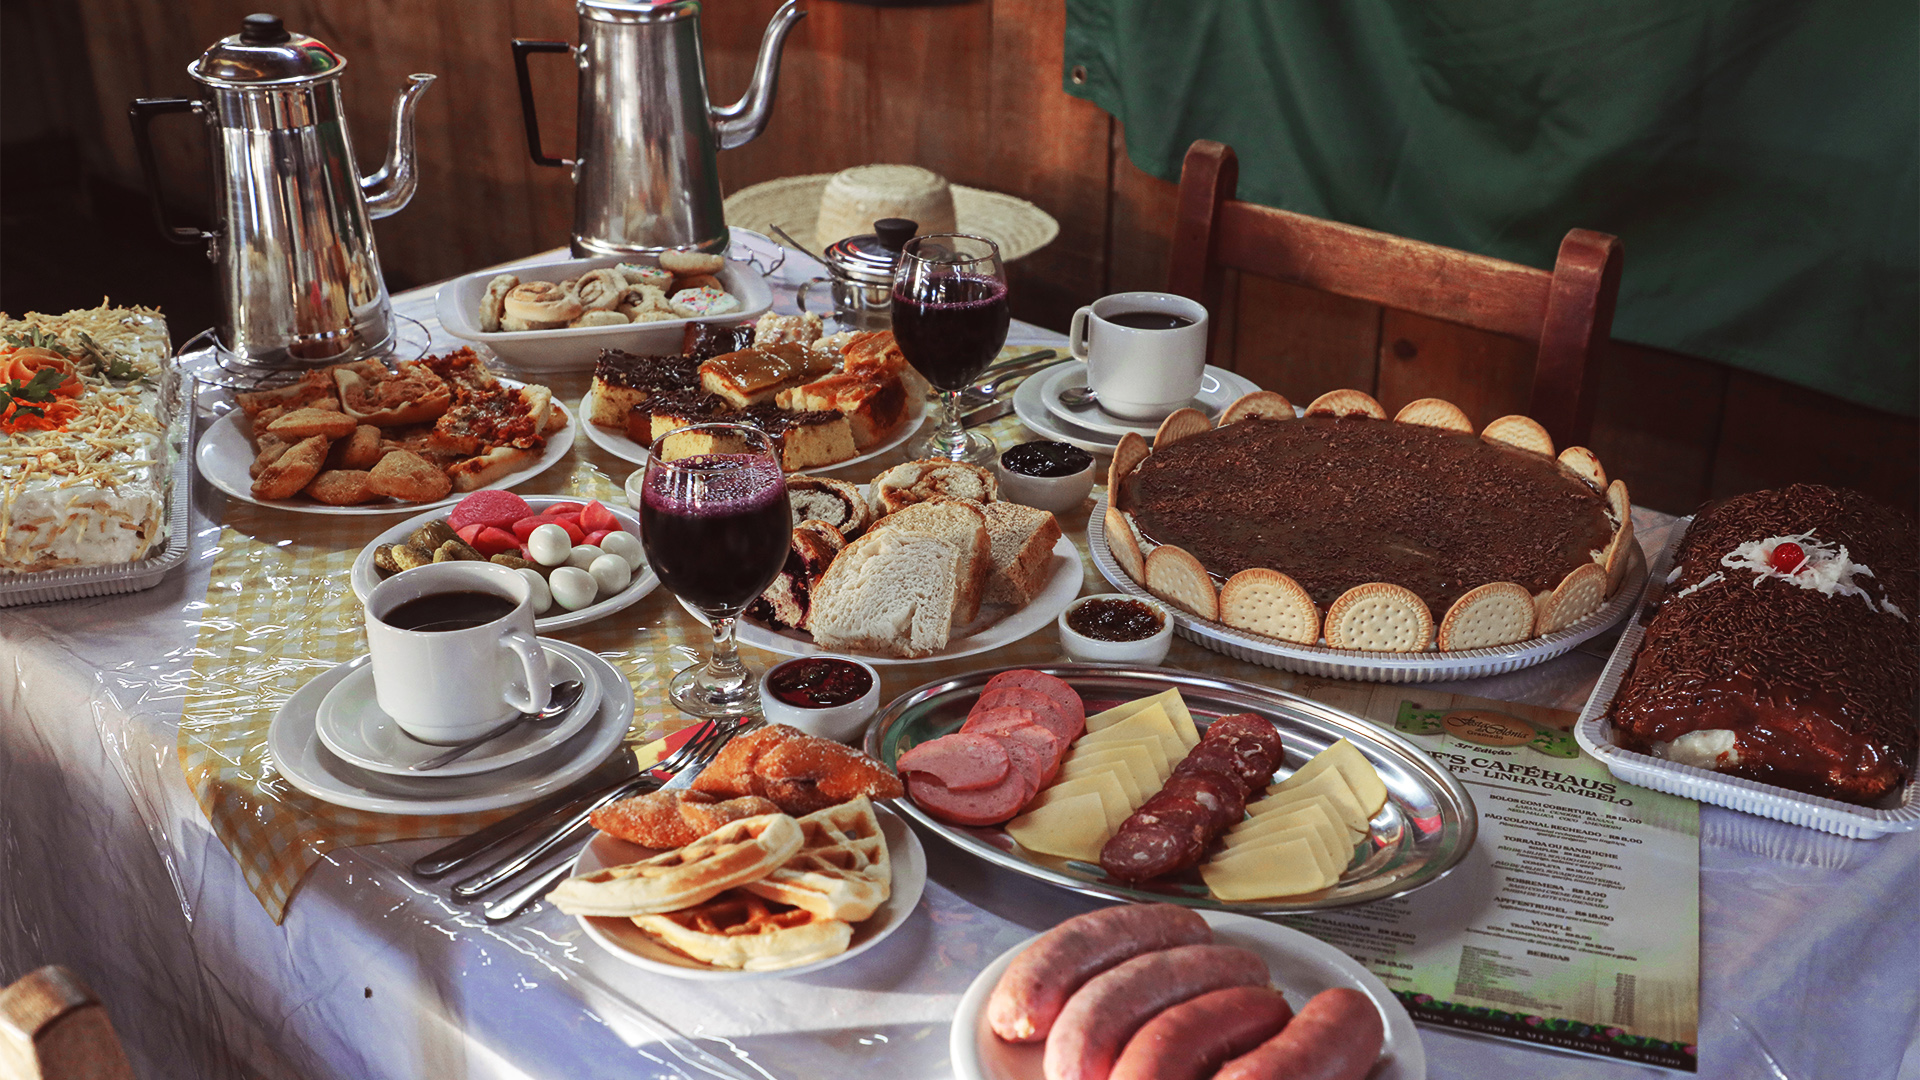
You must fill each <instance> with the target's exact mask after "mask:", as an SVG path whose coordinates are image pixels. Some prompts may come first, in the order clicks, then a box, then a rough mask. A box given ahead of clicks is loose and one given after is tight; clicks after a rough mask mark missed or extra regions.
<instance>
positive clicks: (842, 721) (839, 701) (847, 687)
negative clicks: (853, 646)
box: [760, 655, 880, 742]
mask: <svg viewBox="0 0 1920 1080" xmlns="http://www.w3.org/2000/svg"><path fill="white" fill-rule="evenodd" d="M760 710H761V712H762V713H764V714H765V715H766V718H767V723H769V724H789V725H792V726H793V727H797V728H799V729H800V730H801V731H804V732H806V733H807V734H809V735H818V736H820V737H821V738H823V739H833V740H835V741H838V742H852V741H854V740H855V739H858V738H859V737H860V733H861V732H863V731H865V730H866V729H867V721H869V720H871V719H873V714H874V713H876V712H879V711H880V673H879V672H877V671H875V670H873V668H872V667H870V666H868V665H866V664H863V663H861V662H860V661H858V660H854V659H851V658H849V657H845V656H827V655H819V656H799V657H795V658H794V659H792V660H788V661H787V662H785V663H783V664H775V665H774V666H773V668H772V670H770V671H768V672H767V674H766V676H765V677H764V678H762V679H761V680H760Z"/></svg>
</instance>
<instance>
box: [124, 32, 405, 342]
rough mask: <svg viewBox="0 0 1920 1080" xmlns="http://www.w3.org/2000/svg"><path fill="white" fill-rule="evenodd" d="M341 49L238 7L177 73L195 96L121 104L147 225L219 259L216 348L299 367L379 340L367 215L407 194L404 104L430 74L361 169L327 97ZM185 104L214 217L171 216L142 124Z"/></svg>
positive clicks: (387, 332)
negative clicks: (375, 163)
mask: <svg viewBox="0 0 1920 1080" xmlns="http://www.w3.org/2000/svg"><path fill="white" fill-rule="evenodd" d="M346 67H347V60H346V57H343V56H341V55H340V54H339V53H337V52H335V51H333V50H332V49H331V48H328V47H327V46H326V45H325V44H324V43H322V42H320V41H316V40H315V39H313V38H310V37H308V36H306V35H304V34H290V33H288V32H287V30H286V28H285V27H284V26H282V25H281V22H280V20H279V19H278V18H276V17H275V16H272V15H249V16H247V18H246V20H245V22H244V23H243V25H242V29H241V31H240V32H239V33H238V34H235V35H233V36H232V37H226V38H222V39H220V41H218V42H216V43H215V44H214V45H213V46H212V47H211V48H209V49H208V50H207V51H206V53H205V54H203V55H202V56H201V57H200V59H198V60H195V61H194V62H193V63H191V64H189V65H187V73H188V74H189V75H191V76H193V78H194V80H195V81H196V82H198V83H199V84H200V85H201V87H202V88H203V89H202V91H201V96H200V97H197V98H141V99H139V100H137V101H135V102H134V103H133V105H132V106H131V108H130V109H129V110H128V113H129V117H130V119H131V120H132V122H133V138H134V143H135V145H136V146H137V147H138V149H139V151H140V165H141V168H142V169H143V170H144V172H145V173H146V180H147V190H148V192H149V194H150V195H151V196H152V198H153V212H154V218H155V220H156V221H157V222H158V223H159V225H160V231H161V233H162V234H163V235H165V236H166V237H167V238H168V239H170V240H172V241H174V242H175V243H179V244H199V243H205V244H206V245H207V256H208V257H209V258H211V259H212V260H213V262H214V265H215V266H217V267H218V268H219V280H220V325H219V327H218V328H217V333H218V336H219V344H220V346H221V347H222V348H224V349H226V350H228V351H230V352H232V353H234V354H237V355H239V356H241V357H244V358H246V359H247V360H248V361H250V362H252V363H255V364H259V365H262V366H269V367H277V366H287V367H298V366H308V365H313V364H320V363H333V362H338V361H344V360H351V359H354V358H356V357H360V356H367V355H376V354H379V353H381V352H383V351H385V350H386V349H387V348H388V347H389V345H390V344H391V342H392V339H393V334H394V331H393V313H392V308H391V305H390V303H389V301H388V299H387V285H386V280H385V279H384V278H383V277H382V276H381V274H380V256H379V254H378V252H376V251H375V250H374V244H373V225H372V219H374V218H381V217H386V216H387V215H388V214H391V213H394V212H395V211H397V210H399V209H400V208H402V207H404V206H406V205H407V201H408V200H410V199H412V198H413V191H414V188H415V186H416V185H417V184H418V176H417V174H416V173H415V171H414V156H413V118H414V109H415V107H416V106H417V105H418V104H419V102H420V94H421V92H422V91H424V90H426V88H427V86H428V85H429V84H430V83H432V82H433V79H434V76H432V75H414V76H411V77H410V78H409V82H408V85H407V87H406V88H405V89H403V90H402V91H401V92H400V96H399V98H398V100H397V101H396V102H395V103H394V110H393V144H392V146H391V147H390V148H389V150H388V152H387V160H386V163H385V164H384V165H382V166H381V167H380V171H378V172H376V173H374V174H373V175H372V176H367V177H362V176H361V175H360V173H359V169H358V168H357V167H356V166H355V164H354V158H353V140H352V139H351V138H349V137H348V134H347V116H346V112H345V110H344V109H342V107H341V102H340V75H341V73H342V72H344V71H345V70H346ZM175 112H191V113H195V114H197V115H198V116H200V117H201V118H202V119H203V120H204V121H205V122H206V125H207V131H208V143H209V146H210V152H211V155H212V159H213V183H214V201H213V212H214V222H215V224H214V228H213V229H212V231H208V230H205V229H198V228H192V227H182V226H177V225H173V224H171V223H170V222H169V221H168V219H167V215H166V209H165V205H164V202H163V200H162V198H161V196H160V169H159V166H158V164H157V163H156V161H155V159H154V155H153V143H152V140H151V137H150V133H149V125H150V124H151V122H152V120H153V118H154V117H156V116H160V115H163V114H165V113H175Z"/></svg>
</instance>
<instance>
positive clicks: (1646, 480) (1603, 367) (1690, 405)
mask: <svg viewBox="0 0 1920 1080" xmlns="http://www.w3.org/2000/svg"><path fill="white" fill-rule="evenodd" d="M1598 359H1599V371H1598V373H1597V379H1596V384H1595V386H1594V409H1593V438H1592V440H1591V442H1592V444H1593V445H1592V446H1590V447H1589V449H1591V450H1592V451H1593V452H1594V453H1595V454H1598V455H1599V456H1600V464H1601V465H1602V466H1604V467H1605V468H1606V470H1607V475H1608V476H1613V477H1619V478H1620V479H1622V480H1625V481H1626V482H1627V490H1628V492H1629V493H1630V494H1631V495H1632V497H1633V501H1634V502H1636V503H1638V504H1640V505H1641V506H1651V507H1656V508H1658V509H1661V510H1665V511H1668V512H1670V513H1676V514H1682V513H1689V512H1691V511H1692V510H1693V509H1694V508H1695V507H1696V506H1698V505H1699V504H1700V501H1701V500H1703V499H1705V498H1706V497H1707V491H1708V487H1709V483H1710V480H1711V477H1712V473H1713V458H1714V450H1715V447H1716V444H1717V443H1718V441H1719V436H1720V406H1721V402H1722V400H1723V399H1724V398H1725V396H1726V390H1727V369H1726V368H1724V367H1721V366H1720V365H1718V364H1711V363H1708V362H1707V361H1705V360H1695V359H1693V358H1692V357H1689V356H1681V355H1679V354H1678V353H1670V352H1663V351H1661V350H1659V349H1650V348H1647V347H1646V346H1643V345H1630V344H1628V343H1626V342H1622V341H1616V342H1612V343H1611V345H1610V347H1609V348H1608V349H1607V350H1606V352H1605V353H1603V354H1602V355H1601V356H1600V357H1599V358H1598Z"/></svg>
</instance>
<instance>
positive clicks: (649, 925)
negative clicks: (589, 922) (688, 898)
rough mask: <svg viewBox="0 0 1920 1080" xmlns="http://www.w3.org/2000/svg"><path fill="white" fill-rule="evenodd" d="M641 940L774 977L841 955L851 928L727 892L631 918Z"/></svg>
mask: <svg viewBox="0 0 1920 1080" xmlns="http://www.w3.org/2000/svg"><path fill="white" fill-rule="evenodd" d="M633 924H634V925H635V926H637V927H639V928H640V930H641V932H643V933H645V934H646V935H647V936H649V937H652V938H654V939H655V940H657V941H660V942H661V943H663V944H666V945H668V946H671V947H672V948H675V949H678V950H679V951H681V952H683V953H685V954H687V955H688V956H691V957H693V958H694V959H695V960H700V961H703V962H705V963H708V964H712V965H713V966H715V967H722V968H738V969H741V970H744V971H775V970H778V969H780V968H790V967H798V966H799V965H801V964H811V963H813V962H814V961H816V960H825V959H826V958H828V957H830V956H838V955H840V954H841V953H843V952H846V951H847V945H848V943H849V942H851V941H852V940H853V927H851V926H849V925H847V924H846V923H844V922H842V921H840V920H839V919H829V918H823V917H821V916H819V915H815V914H814V913H812V912H810V911H804V910H802V909H800V908H795V907H788V906H786V905H784V904H774V903H768V902H767V901H766V900H764V899H762V898H760V897H758V896H755V895H753V894H752V893H749V892H745V891H742V890H740V889H730V890H728V891H726V892H723V893H721V894H720V895H718V896H715V897H713V898H711V899H709V900H707V901H706V902H705V903H702V904H698V905H695V906H693V907H689V908H687V909H686V910H684V911H675V912H671V913H668V914H664V915H636V916H634V918H633Z"/></svg>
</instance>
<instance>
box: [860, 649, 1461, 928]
mask: <svg viewBox="0 0 1920 1080" xmlns="http://www.w3.org/2000/svg"><path fill="white" fill-rule="evenodd" d="M1003 670H1012V669H1006V668H996V669H993V670H989V671H977V672H973V673H971V674H967V675H961V676H956V677H955V678H951V679H944V680H941V681H939V682H932V683H928V684H926V685H925V686H922V687H919V688H918V689H915V690H913V691H911V692H909V693H907V694H904V695H902V696H901V697H899V698H897V699H895V700H894V701H893V703H892V704H890V705H888V706H887V708H886V710H885V711H884V712H882V713H881V714H880V715H879V717H878V718H876V719H875V721H874V723H873V726H872V727H869V728H868V729H867V738H866V751H867V753H868V754H870V755H872V756H873V757H874V758H877V759H878V760H879V761H881V762H882V763H884V764H885V765H886V766H887V767H888V768H893V766H894V762H895V761H896V760H898V759H899V757H900V755H901V754H902V753H903V752H905V751H906V750H908V749H909V748H911V747H913V746H915V745H917V744H919V743H923V742H926V741H928V740H929V739H933V738H937V737H938V736H941V735H945V734H947V733H949V732H952V731H955V730H958V729H959V727H960V724H961V723H962V722H963V721H964V720H965V719H966V716H967V710H968V709H970V708H972V707H973V703H974V700H975V699H976V698H978V697H979V696H980V692H981V689H982V687H984V686H985V685H986V682H987V680H988V679H990V678H992V677H993V676H994V675H996V674H998V673H999V672H1000V671H1003ZM1029 670H1035V671H1044V672H1046V673H1047V674H1049V675H1054V676H1057V677H1059V678H1061V679H1065V680H1066V681H1067V682H1068V683H1069V684H1071V685H1072V686H1073V688H1074V689H1075V690H1076V691H1078V692H1079V694H1080V697H1081V699H1082V700H1084V701H1085V702H1086V707H1087V713H1088V715H1092V714H1093V713H1096V712H1100V711H1102V710H1105V709H1109V708H1112V707H1113V706H1115V705H1118V704H1121V703H1122V702H1127V701H1133V700H1135V699H1137V698H1143V697H1147V696H1149V695H1151V694H1157V693H1160V692H1161V691H1163V690H1165V689H1167V688H1168V687H1170V686H1177V687H1179V688H1180V696H1181V697H1182V698H1183V699H1185V701H1186V703H1187V708H1188V709H1189V710H1191V711H1192V713H1193V720H1194V723H1195V724H1196V725H1198V726H1199V727H1200V728H1202V729H1203V730H1204V729H1205V728H1206V726H1207V725H1208V724H1209V723H1211V722H1212V721H1213V719H1214V718H1216V717H1220V716H1227V715H1231V714H1233V713H1256V714H1258V715H1260V716H1263V717H1265V718H1267V719H1268V720H1269V721H1271V722H1272V724H1273V726H1274V727H1275V728H1276V729H1278V730H1279V732H1280V736H1281V742H1282V744H1283V745H1284V746H1285V747H1286V752H1287V760H1286V763H1285V764H1284V765H1283V766H1281V768H1280V769H1279V770H1278V771H1276V772H1275V774H1274V777H1275V779H1283V778H1285V777H1286V776H1288V775H1291V774H1292V772H1293V771H1294V770H1295V769H1297V768H1299V767H1300V766H1301V765H1304V764H1305V763H1306V762H1307V759H1309V758H1311V757H1313V755H1315V754H1317V753H1319V752H1320V751H1321V750H1324V749H1326V748H1327V747H1329V746H1331V745H1333V743H1334V742H1336V741H1337V740H1339V739H1342V738H1344V739H1346V740H1347V741H1348V742H1351V743H1352V744H1353V745H1354V746H1355V747H1356V748H1358V749H1359V751H1360V752H1361V753H1362V754H1364V755H1366V758H1367V760H1368V761H1369V762H1370V763H1372V765H1373V767H1374V768H1375V769H1376V770H1378V772H1379V773H1380V779H1381V782H1382V783H1384V784H1385V785H1386V788H1387V804H1386V806H1384V807H1382V808H1381V810H1380V812H1379V813H1378V814H1375V815H1374V817H1373V821H1372V822H1371V823H1370V825H1371V828H1370V831H1369V833H1368V835H1367V836H1366V838H1365V840H1364V845H1363V846H1361V845H1357V847H1358V848H1359V855H1360V857H1358V858H1357V859H1355V860H1354V861H1353V862H1352V863H1350V864H1349V865H1348V868H1347V871H1346V873H1345V874H1343V875H1341V878H1340V881H1339V883H1338V884H1336V885H1334V886H1333V887H1332V888H1328V889H1323V890H1321V891H1319V892H1315V893H1306V894H1303V895H1300V896H1290V897H1279V898H1275V899H1271V900H1252V901H1242V902H1227V901H1222V900H1216V899H1214V898H1213V896H1212V895H1211V894H1210V893H1209V892H1208V891H1207V887H1206V885H1205V884H1204V883H1202V882H1201V880H1200V876H1199V874H1198V873H1197V872H1195V871H1192V870H1189V871H1186V872H1184V873H1181V874H1177V875H1172V876H1169V877H1167V878H1163V879H1157V880H1154V881H1151V882H1143V883H1141V884H1139V885H1126V884H1122V883H1120V882H1118V881H1115V880H1113V879H1111V878H1109V877H1108V876H1107V875H1106V872H1105V871H1104V870H1102V869H1101V868H1100V867H1099V866H1098V865H1097V864H1092V863H1084V862H1079V861H1077V860H1070V859H1062V858H1057V857H1055V856H1051V855H1042V854H1039V853H1037V852H1032V851H1028V850H1027V849H1025V848H1023V847H1021V846H1020V845H1019V844H1018V843H1017V842H1015V841H1014V839H1013V838H1012V837H1010V836H1008V835H1007V833H1006V831H1005V830H1004V829H1001V828H999V827H997V826H996V827H990V828H969V827H967V826H961V825H950V824H948V823H947V822H944V821H941V820H939V819H937V818H935V817H933V816H931V815H929V814H928V813H926V812H925V811H924V810H922V809H920V807H918V806H917V805H915V804H914V802H913V800H912V799H911V798H901V799H899V800H897V801H896V802H895V803H894V805H895V806H896V807H897V808H898V809H899V810H900V811H901V812H902V813H904V814H906V815H908V816H909V817H911V818H913V819H914V820H916V821H918V822H920V823H921V824H922V825H925V826H926V827H927V828H929V829H931V830H933V831H934V832H936V833H938V834H940V836H941V837H942V838H944V839H945V840H947V841H949V842H950V843H953V844H954V845H956V846H958V847H960V848H961V849H963V850H965V851H967V852H969V853H971V854H973V855H976V856H978V857H980V858H982V859H985V860H987V861H988V862H991V863H996V864H998V865H1000V866H1004V867H1006V868H1007V869H1009V870H1013V871H1015V872H1017V873H1021V874H1025V875H1027V876H1028V877H1033V878H1038V879H1040V880H1041V881H1046V882H1051V883H1052V884H1055V885H1058V886H1060V887H1062V888H1066V889H1072V890H1073V891H1075V892H1080V893H1086V894H1088V895H1090V896H1103V897H1108V898H1110V899H1115V900H1129V901H1137V902H1153V901H1164V902H1170V903H1175V904H1184V905H1186V906H1188V907H1196V908H1211V909H1213V910H1216V911H1237V912H1240V913H1242V914H1246V915H1281V914H1291V913H1296V912H1302V911H1325V910H1328V909H1332V908H1343V907H1351V906H1353V905H1355V904H1366V903H1371V902H1373V901H1375V900H1385V899H1387V898H1389V897H1394V896H1404V895H1406V894H1407V893H1410V892H1412V891H1414V890H1415V889H1418V888H1420V887H1422V886H1424V885H1428V884H1431V883H1432V882H1435V881H1438V880H1439V879H1440V878H1441V877H1442V876H1444V875H1445V874H1446V873H1447V871H1449V870H1451V869H1453V867H1454V866H1455V865H1456V864H1458V863H1459V862H1460V860H1461V859H1463V858H1465V857H1466V854H1467V852H1468V851H1469V850H1471V849H1472V847H1473V841H1474V836H1475V835H1476V834H1477V832H1478V831H1479V818H1478V815H1477V813H1476V811H1475V810H1474V806H1473V799H1472V797H1470V796H1469V795H1468V794H1467V791H1466V789H1465V788H1464V787H1462V786H1461V785H1460V782H1459V781H1458V780H1456V779H1454V777H1453V774H1451V773H1449V772H1447V771H1446V770H1445V769H1443V768H1441V767H1440V766H1439V765H1437V764H1435V763H1434V762H1433V761H1432V760H1431V759H1430V758H1429V757H1428V756H1427V755H1426V754H1425V753H1424V752H1423V751H1421V750H1420V748H1419V747H1417V746H1415V745H1413V744H1412V743H1410V742H1408V741H1407V740H1405V739H1403V738H1401V737H1400V736H1398V735H1395V734H1394V733H1392V732H1390V731H1387V730H1385V729H1383V728H1380V727H1379V726H1377V725H1375V724H1372V723H1369V722H1367V721H1365V720H1362V719H1360V718H1359V717H1357V716H1353V715H1351V714H1349V713H1344V712H1341V711H1340V710H1338V709H1334V708H1331V707H1329V706H1326V705H1322V704H1320V703H1319V702H1317V701H1313V700H1310V699H1308V698H1303V697H1300V696H1299V695H1297V694H1288V693H1284V692H1282V691H1279V690H1272V689H1269V688H1267V687H1264V686H1258V685H1255V684H1253V683H1247V682H1241V681H1239V680H1237V679H1216V678H1213V677H1211V676H1207V675H1198V674H1194V673H1192V672H1185V671H1174V670H1170V669H1164V668H1138V667H1127V666H1122V665H1113V664H1059V665H1055V666H1051V667H1037V668H1031V669H1029Z"/></svg>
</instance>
